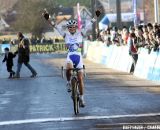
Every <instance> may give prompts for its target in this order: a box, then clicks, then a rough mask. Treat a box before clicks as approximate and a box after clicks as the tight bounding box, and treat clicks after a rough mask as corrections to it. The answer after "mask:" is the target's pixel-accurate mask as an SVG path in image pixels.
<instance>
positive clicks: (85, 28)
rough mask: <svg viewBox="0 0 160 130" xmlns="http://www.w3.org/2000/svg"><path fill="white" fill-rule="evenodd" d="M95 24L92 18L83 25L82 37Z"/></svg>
mask: <svg viewBox="0 0 160 130" xmlns="http://www.w3.org/2000/svg"><path fill="white" fill-rule="evenodd" d="M95 22H96V19H95V18H92V20H91V21H89V22H87V24H86V25H85V27H84V28H82V30H81V32H82V34H83V35H85V34H86V33H87V30H88V29H89V27H90V25H92V24H94V23H95Z"/></svg>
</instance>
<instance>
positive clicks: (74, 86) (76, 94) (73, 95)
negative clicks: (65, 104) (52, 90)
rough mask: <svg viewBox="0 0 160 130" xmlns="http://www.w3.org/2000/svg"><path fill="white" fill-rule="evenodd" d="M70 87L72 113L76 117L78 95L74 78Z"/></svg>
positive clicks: (76, 82)
mask: <svg viewBox="0 0 160 130" xmlns="http://www.w3.org/2000/svg"><path fill="white" fill-rule="evenodd" d="M71 85H72V99H73V107H74V113H75V115H77V114H78V113H79V94H78V81H77V79H76V78H73V79H72V80H71Z"/></svg>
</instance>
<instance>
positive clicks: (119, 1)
mask: <svg viewBox="0 0 160 130" xmlns="http://www.w3.org/2000/svg"><path fill="white" fill-rule="evenodd" d="M116 8H117V26H118V28H120V27H121V26H122V21H121V0H116Z"/></svg>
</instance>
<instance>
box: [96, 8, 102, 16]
mask: <svg viewBox="0 0 160 130" xmlns="http://www.w3.org/2000/svg"><path fill="white" fill-rule="evenodd" d="M95 13H96V16H97V17H99V16H100V15H101V10H100V9H97V10H96V11H95Z"/></svg>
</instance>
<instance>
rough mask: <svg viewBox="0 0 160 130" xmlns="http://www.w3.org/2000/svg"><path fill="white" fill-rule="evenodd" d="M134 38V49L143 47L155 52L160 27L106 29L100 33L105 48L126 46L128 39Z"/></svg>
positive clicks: (159, 35)
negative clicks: (113, 45)
mask: <svg viewBox="0 0 160 130" xmlns="http://www.w3.org/2000/svg"><path fill="white" fill-rule="evenodd" d="M131 34H132V36H134V43H135V44H136V47H137V48H139V47H144V48H147V49H148V52H149V53H150V52H151V50H154V51H157V50H159V48H160V25H159V24H156V23H155V24H151V23H148V24H146V25H138V26H131V27H129V28H127V27H123V29H121V30H120V29H118V28H117V27H108V28H107V29H105V30H102V31H101V32H100V40H102V41H103V42H104V43H105V44H106V45H107V46H109V45H111V44H116V45H118V46H120V45H127V44H128V42H129V40H130V38H131Z"/></svg>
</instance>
